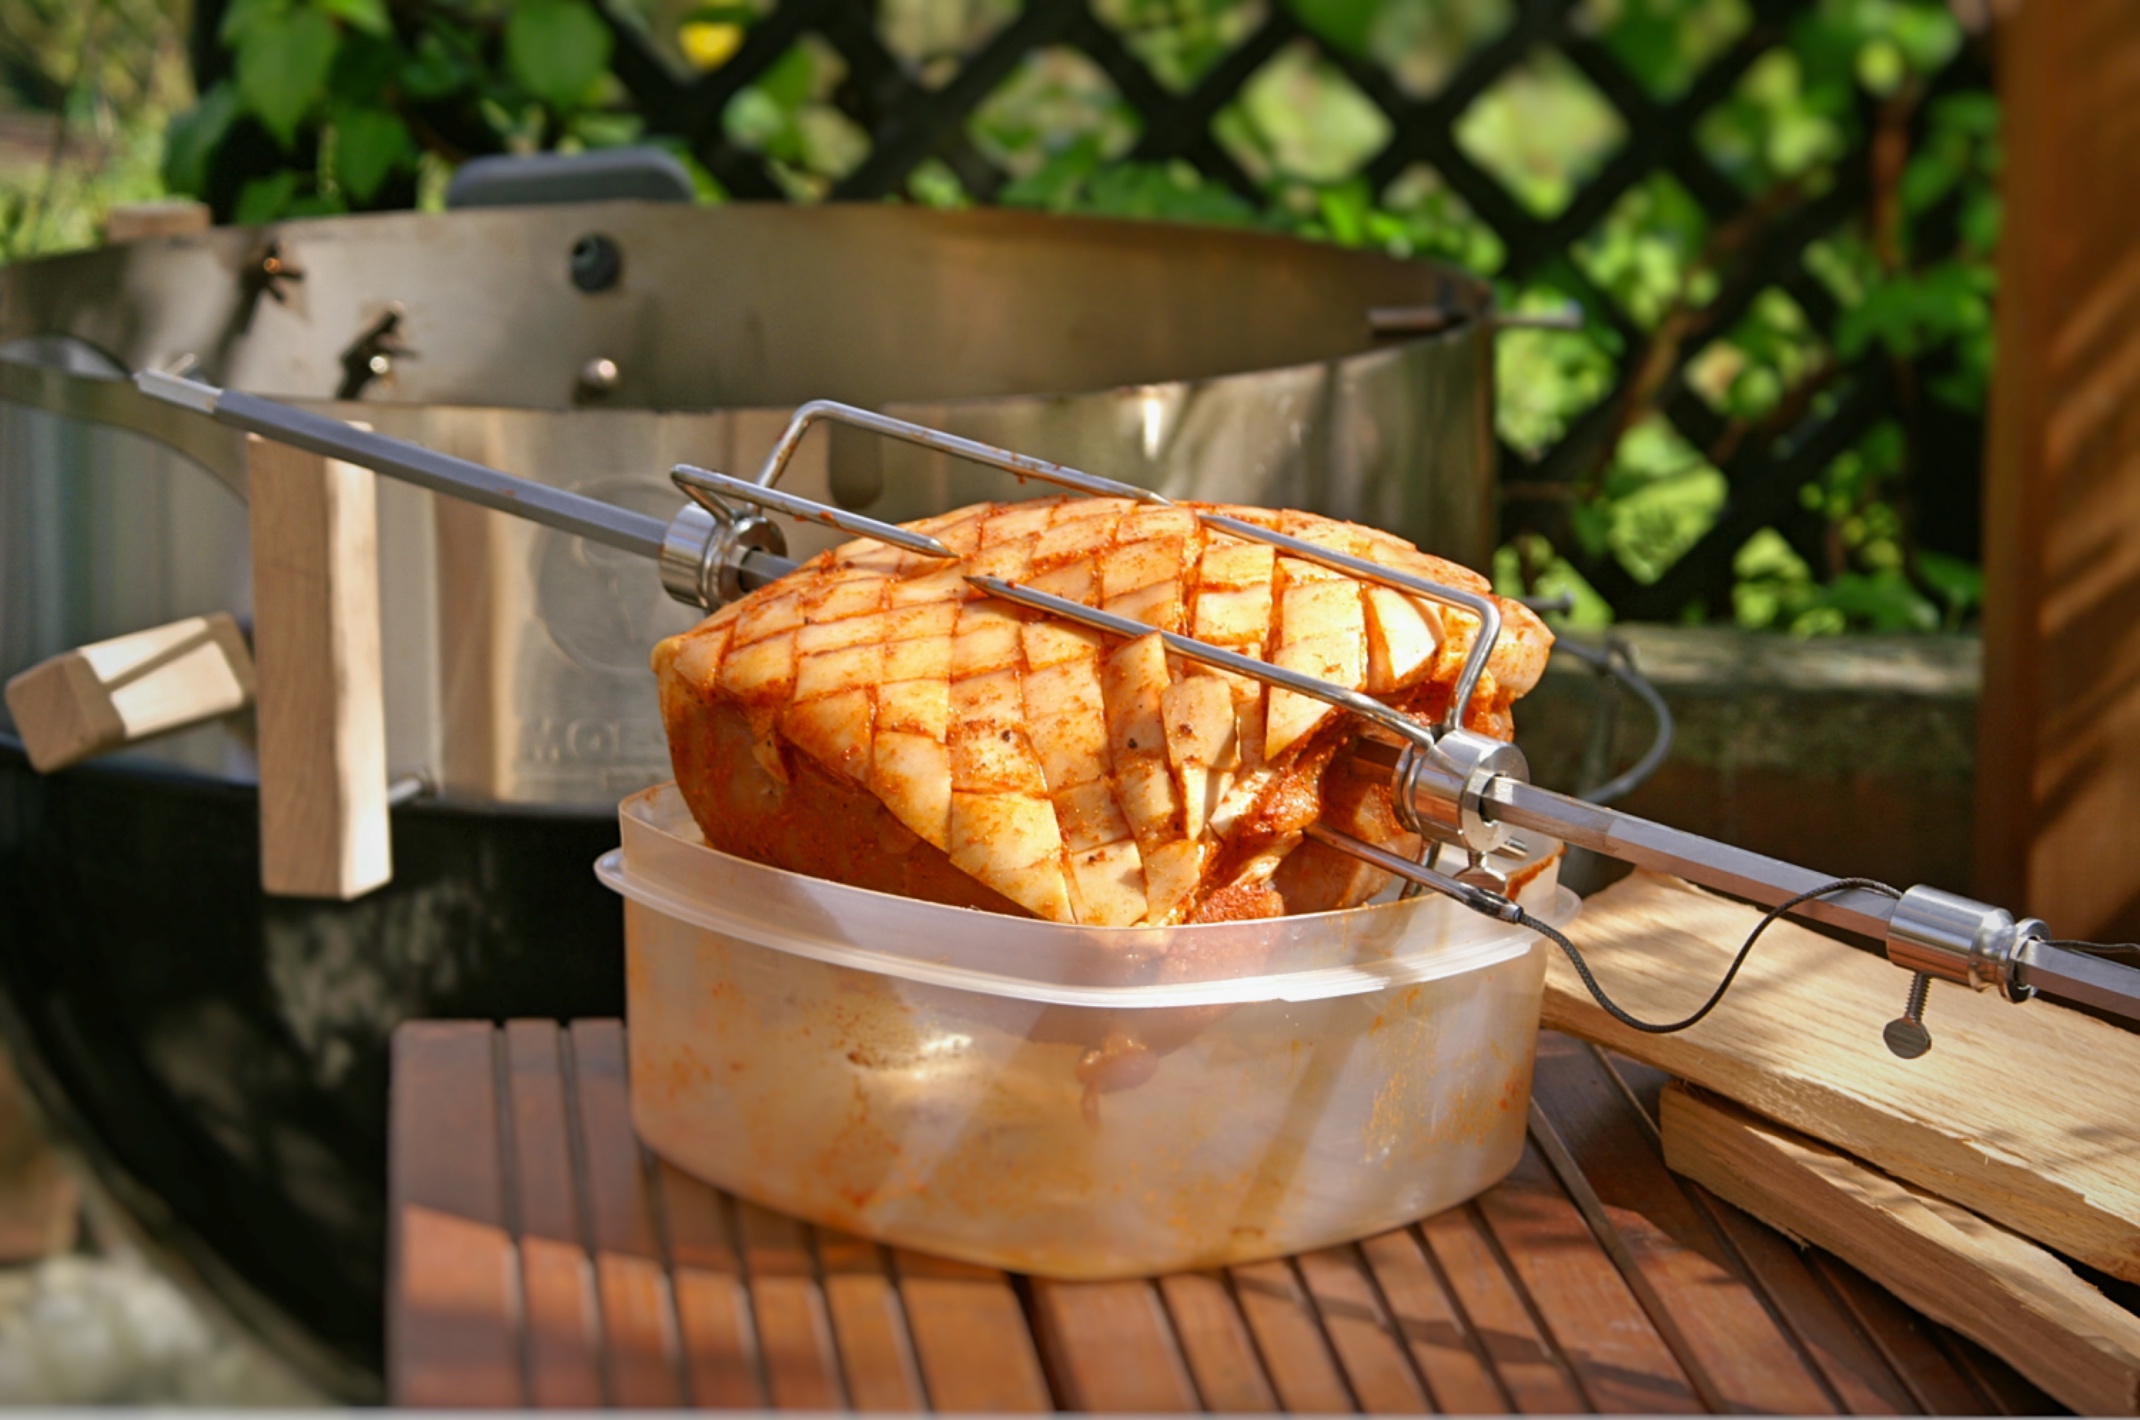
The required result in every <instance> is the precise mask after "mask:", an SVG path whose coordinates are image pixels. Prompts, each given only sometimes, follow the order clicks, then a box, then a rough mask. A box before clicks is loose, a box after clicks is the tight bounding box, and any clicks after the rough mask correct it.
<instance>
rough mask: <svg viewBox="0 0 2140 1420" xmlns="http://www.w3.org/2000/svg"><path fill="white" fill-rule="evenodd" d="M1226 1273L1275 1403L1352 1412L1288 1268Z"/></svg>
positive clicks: (1260, 1265) (1250, 1267) (1262, 1266)
mask: <svg viewBox="0 0 2140 1420" xmlns="http://www.w3.org/2000/svg"><path fill="white" fill-rule="evenodd" d="M1229 1270H1230V1271H1231V1273H1232V1275H1233V1288H1234V1296H1235V1298H1236V1299H1237V1300H1238V1301H1239V1302H1240V1305H1241V1314H1242V1316H1243V1317H1244V1318H1246V1319H1247V1321H1248V1329H1249V1334H1250V1335H1252V1336H1254V1337H1255V1338H1256V1350H1257V1351H1258V1352H1260V1353H1261V1354H1262V1356H1263V1369H1264V1372H1265V1374H1267V1375H1268V1376H1269V1377H1270V1378H1271V1386H1272V1388H1273V1389H1274V1390H1276V1391H1277V1393H1278V1403H1279V1404H1280V1405H1282V1406H1283V1407H1284V1408H1285V1409H1287V1410H1292V1411H1309V1412H1311V1413H1312V1412H1323V1413H1330V1412H1336V1411H1349V1410H1354V1409H1357V1408H1358V1407H1357V1406H1356V1405H1354V1403H1353V1397H1352V1392H1351V1391H1350V1390H1349V1389H1347V1388H1346V1385H1345V1377H1344V1375H1343V1373H1342V1372H1340V1371H1339V1370H1338V1365H1337V1359H1336V1358H1335V1357H1334V1356H1332V1355H1331V1354H1330V1347H1329V1344H1328V1343H1327V1342H1326V1341H1325V1340H1324V1338H1323V1330H1322V1327H1321V1326H1320V1325H1319V1324H1318V1323H1317V1319H1316V1315H1315V1311H1314V1308H1313V1307H1312V1306H1311V1305H1310V1304H1309V1301H1308V1294H1307V1292H1306V1291H1305V1290H1304V1289H1303V1288H1302V1287H1301V1285H1300V1279H1299V1278H1297V1277H1295V1276H1294V1275H1293V1267H1292V1264H1291V1263H1288V1262H1283V1261H1278V1262H1251V1263H1247V1264H1244V1265H1242V1266H1239V1267H1234V1268H1231V1269H1229Z"/></svg>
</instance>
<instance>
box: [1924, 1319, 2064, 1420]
mask: <svg viewBox="0 0 2140 1420" xmlns="http://www.w3.org/2000/svg"><path fill="white" fill-rule="evenodd" d="M1945 1339H1946V1342H1947V1354H1948V1355H1950V1356H1952V1357H1953V1358H1954V1361H1955V1364H1956V1365H1958V1366H1960V1367H1961V1368H1962V1370H1963V1371H1964V1372H1965V1373H1966V1374H1967V1375H1968V1376H1969V1378H1970V1380H1972V1381H1974V1382H1975V1383H1976V1386H1977V1389H1978V1390H1980V1391H1982V1392H1983V1393H1984V1394H1985V1395H1986V1396H1988V1397H1989V1398H1990V1400H1991V1403H1992V1405H1993V1407H1994V1408H1995V1409H1996V1410H1997V1412H1998V1413H1999V1414H2002V1415H2059V1414H2063V1413H2065V1410H2066V1407H2065V1406H2063V1405H2060V1404H2059V1403H2058V1402H2057V1401H2055V1400H2053V1399H2052V1398H2051V1397H2050V1396H2048V1395H2045V1394H2044V1393H2043V1391H2042V1390H2041V1389H2040V1388H2039V1387H2038V1386H2037V1385H2036V1383H2035V1382H2034V1381H2031V1380H2030V1379H2029V1378H2028V1377H2026V1376H2024V1375H2022V1374H2021V1373H2020V1372H2019V1371H2017V1370H2015V1369H2014V1368H2013V1367H2012V1366H2009V1365H2007V1364H2006V1362H2004V1361H2002V1360H2000V1359H1999V1358H1998V1357H1997V1356H1994V1355H1992V1354H1991V1352H1989V1351H1986V1350H1985V1349H1984V1348H1983V1347H1981V1346H1979V1345H1977V1344H1976V1343H1975V1342H1974V1341H1971V1340H1970V1339H1969V1338H1968V1337H1966V1336H1961V1335H1957V1334H1956V1333H1954V1332H1951V1331H1950V1332H1948V1333H1947V1334H1946V1338H1945Z"/></svg>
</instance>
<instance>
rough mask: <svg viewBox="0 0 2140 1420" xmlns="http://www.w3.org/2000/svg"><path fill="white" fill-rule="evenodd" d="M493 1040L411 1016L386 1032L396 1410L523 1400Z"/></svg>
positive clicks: (391, 1360) (467, 1025)
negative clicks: (389, 1043)
mask: <svg viewBox="0 0 2140 1420" xmlns="http://www.w3.org/2000/svg"><path fill="white" fill-rule="evenodd" d="M495 1034H496V1033H495V1032H494V1031H493V1030H492V1029H491V1027H490V1026H489V1025H488V1024H486V1023H480V1022H460V1021H412V1022H410V1023H408V1024H407V1025H404V1026H402V1027H401V1028H400V1029H398V1030H396V1031H395V1032H394V1044H393V1050H394V1078H393V1085H392V1119H391V1123H390V1125H389V1146H388V1147H389V1150H390V1152H391V1155H392V1157H393V1160H394V1173H393V1192H394V1200H393V1202H394V1206H393V1211H392V1217H391V1222H390V1229H391V1237H390V1240H389V1243H388V1263H387V1270H388V1279H387V1285H388V1288H389V1290H390V1293H391V1295H392V1296H393V1297H394V1298H395V1305H394V1307H393V1310H392V1313H391V1314H390V1316H389V1317H388V1320H387V1385H388V1389H389V1392H390V1393H391V1394H392V1396H393V1397H394V1399H395V1401H396V1403H397V1404H401V1405H416V1406H429V1407H435V1408H438V1409H459V1408H465V1407H478V1406H480V1407H493V1406H517V1405H520V1404H523V1403H524V1400H525V1391H524V1386H523V1377H522V1372H521V1368H520V1335H519V1317H520V1294H519V1281H520V1279H519V1268H518V1264H517V1259H516V1257H515V1255H514V1248H513V1240H512V1235H511V1233H510V1232H508V1230H507V1227H506V1217H505V1182H504V1174H503V1172H502V1169H501V1167H500V1163H499V1158H498V1098H497V1062H496V1058H495V1055H494V1049H495V1045H494V1041H495Z"/></svg>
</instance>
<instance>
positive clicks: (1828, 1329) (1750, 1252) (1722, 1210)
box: [1591, 1047, 1917, 1415]
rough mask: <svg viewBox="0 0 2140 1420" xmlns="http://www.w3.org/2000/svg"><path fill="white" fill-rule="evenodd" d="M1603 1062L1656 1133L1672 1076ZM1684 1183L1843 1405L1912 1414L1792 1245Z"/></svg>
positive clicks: (1908, 1400) (1906, 1397) (1881, 1362)
mask: <svg viewBox="0 0 2140 1420" xmlns="http://www.w3.org/2000/svg"><path fill="white" fill-rule="evenodd" d="M1591 1048H1592V1049H1593V1050H1595V1049H1596V1047H1591ZM1606 1066H1607V1068H1608V1069H1610V1070H1611V1072H1612V1074H1613V1076H1614V1078H1615V1079H1616V1080H1618V1081H1619V1082H1620V1084H1621V1085H1622V1086H1623V1087H1625V1089H1626V1090H1627V1093H1628V1098H1629V1099H1630V1100H1631V1101H1632V1102H1633V1103H1634V1105H1635V1106H1636V1108H1638V1109H1639V1110H1640V1111H1641V1112H1642V1116H1643V1119H1644V1121H1645V1122H1646V1123H1647V1124H1648V1125H1649V1127H1650V1130H1651V1132H1652V1135H1653V1136H1656V1126H1657V1112H1658V1109H1659V1108H1660V1105H1659V1096H1660V1095H1661V1094H1662V1093H1663V1091H1664V1088H1665V1086H1666V1085H1668V1084H1670V1083H1671V1079H1672V1077H1671V1076H1669V1075H1667V1074H1665V1072H1664V1071H1662V1070H1659V1069H1657V1068H1655V1067H1654V1066H1650V1065H1644V1064H1642V1063H1641V1062H1640V1061H1636V1060H1630V1059H1628V1058H1627V1057H1626V1056H1624V1055H1614V1056H1611V1057H1610V1058H1609V1059H1607V1060H1606ZM1659 1147H1660V1148H1661V1147H1662V1144H1661V1143H1660V1145H1659ZM1684 1182H1685V1183H1686V1186H1687V1191H1688V1194H1689V1196H1690V1197H1692V1198H1693V1199H1694V1201H1695V1202H1696V1203H1697V1204H1698V1205H1699V1206H1700V1207H1701V1208H1702V1210H1703V1211H1704V1212H1706V1213H1707V1214H1708V1215H1709V1216H1710V1217H1711V1218H1713V1219H1714V1220H1715V1221H1716V1223H1717V1225H1718V1227H1719V1228H1720V1229H1721V1230H1722V1231H1723V1233H1724V1235H1725V1236H1726V1237H1727V1238H1729V1239H1730V1241H1731V1245H1732V1247H1733V1248H1734V1249H1736V1250H1737V1252H1738V1255H1739V1258H1740V1260H1741V1261H1742V1262H1743V1263H1744V1264H1745V1266H1746V1270H1747V1272H1748V1273H1749V1274H1750V1275H1751V1276H1752V1277H1753V1278H1754V1279H1755V1282H1756V1284H1757V1285H1758V1286H1759V1287H1760V1289H1761V1291H1762V1293H1763V1295H1765V1296H1766V1297H1767V1298H1768V1300H1769V1302H1770V1304H1771V1305H1773V1306H1774V1307H1775V1309H1776V1312H1777V1314H1778V1315H1779V1316H1780V1317H1781V1318H1782V1319H1783V1321H1784V1323H1785V1325H1787V1326H1789V1327H1790V1329H1791V1332H1792V1334H1793V1335H1794V1336H1796V1337H1797V1338H1798V1342H1799V1344H1800V1345H1801V1346H1802V1347H1803V1348H1804V1349H1805V1353H1806V1355H1807V1356H1808V1357H1809V1358H1810V1359H1811V1360H1812V1362H1813V1364H1814V1365H1815V1367H1817V1368H1818V1369H1819V1371H1820V1374H1821V1376H1822V1378H1823V1379H1825V1380H1826V1381H1827V1383H1828V1385H1829V1388H1830V1389H1831V1390H1832V1391H1833V1393H1834V1395H1835V1397H1836V1399H1837V1400H1838V1402H1839V1403H1840V1405H1841V1408H1842V1409H1843V1410H1844V1411H1846V1412H1847V1413H1849V1414H1852V1415H1913V1414H1915V1413H1916V1412H1917V1402H1916V1400H1915V1399H1914V1398H1912V1396H1911V1395H1910V1390H1909V1387H1908V1386H1905V1385H1904V1384H1903V1383H1902V1378H1901V1377H1899V1376H1897V1375H1896V1374H1895V1372H1894V1369H1893V1368H1892V1367H1891V1366H1889V1365H1888V1364H1887V1360H1886V1358H1885V1357H1883V1356H1882V1355H1881V1354H1880V1352H1879V1349H1878V1348H1877V1347H1875V1346H1874V1345H1873V1344H1872V1342H1871V1340H1870V1339H1869V1338H1868V1337H1867V1336H1866V1335H1865V1333H1864V1332H1863V1331H1862V1330H1860V1329H1859V1327H1858V1323H1857V1320H1856V1318H1855V1317H1853V1316H1852V1315H1851V1313H1850V1311H1849V1309H1848V1308H1846V1307H1845V1306H1844V1305H1843V1304H1842V1302H1841V1301H1840V1300H1839V1299H1838V1298H1837V1297H1836V1295H1835V1293H1834V1292H1833V1291H1832V1290H1830V1289H1829V1287H1828V1286H1827V1284H1826V1283H1824V1282H1823V1281H1821V1279H1820V1278H1819V1277H1818V1276H1816V1275H1815V1274H1814V1272H1813V1269H1812V1267H1811V1265H1810V1264H1809V1263H1808V1262H1807V1261H1806V1257H1805V1254H1804V1253H1803V1252H1801V1251H1800V1250H1799V1248H1798V1246H1797V1245H1796V1244H1795V1243H1792V1242H1791V1241H1789V1240H1788V1239H1786V1238H1785V1237H1784V1236H1783V1234H1781V1233H1779V1232H1777V1231H1776V1230H1775V1229H1774V1228H1771V1227H1769V1226H1768V1225H1767V1224H1766V1223H1763V1222H1761V1221H1760V1220H1758V1219H1756V1218H1753V1217H1751V1216H1750V1215H1748V1214H1746V1213H1745V1212H1742V1211H1741V1210H1739V1209H1737V1208H1734V1207H1732V1206H1731V1205H1730V1204H1729V1203H1726V1202H1724V1201H1723V1200H1722V1199H1720V1198H1718V1197H1717V1196H1716V1195H1715V1194H1713V1193H1711V1192H1710V1191H1709V1190H1708V1189H1706V1188H1703V1187H1702V1186H1701V1185H1700V1184H1698V1183H1695V1182H1694V1181H1692V1180H1691V1179H1689V1180H1684Z"/></svg>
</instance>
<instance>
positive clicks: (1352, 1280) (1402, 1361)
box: [1296, 1243, 1433, 1415]
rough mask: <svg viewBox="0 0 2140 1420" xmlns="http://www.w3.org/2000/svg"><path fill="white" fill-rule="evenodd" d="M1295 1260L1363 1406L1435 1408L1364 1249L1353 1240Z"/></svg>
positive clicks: (1383, 1410) (1413, 1410) (1389, 1410)
mask: <svg viewBox="0 0 2140 1420" xmlns="http://www.w3.org/2000/svg"><path fill="white" fill-rule="evenodd" d="M1296 1264H1297V1266H1298V1267H1299V1269H1300V1280H1301V1282H1302V1283H1303V1284H1304V1285H1305V1286H1306V1287H1307V1289H1308V1297H1309V1299H1310V1300H1312V1301H1313V1302H1314V1303H1315V1310H1316V1312H1317V1313H1318V1314H1319V1315H1320V1316H1321V1317H1322V1322H1323V1334H1324V1336H1326V1337H1327V1338H1328V1339H1329V1341H1330V1347H1331V1349H1332V1350H1333V1351H1335V1352H1337V1356H1338V1360H1339V1362H1340V1363H1341V1364H1342V1365H1343V1366H1344V1368H1345V1379H1346V1380H1347V1381H1348V1382H1350V1384H1351V1386H1352V1394H1353V1397H1354V1399H1356V1400H1357V1401H1358V1402H1359V1405H1360V1409H1361V1410H1362V1411H1364V1412H1366V1413H1367V1414H1370V1415H1419V1414H1424V1413H1426V1412H1427V1411H1429V1410H1431V1409H1433V1406H1432V1405H1431V1404H1430V1403H1429V1402H1428V1400H1427V1392H1426V1387H1425V1385H1424V1384H1423V1383H1422V1382H1421V1380H1420V1378H1419V1373H1418V1372H1417V1371H1415V1370H1414V1369H1413V1368H1412V1358H1411V1355H1410V1353H1409V1352H1408V1351H1407V1350H1406V1349H1405V1345H1404V1342H1403V1339H1402V1338H1401V1337H1400V1336H1399V1335H1398V1334H1397V1326H1396V1323H1395V1322H1393V1321H1392V1320H1391V1319H1390V1314H1389V1309H1388V1308H1387V1307H1385V1306H1384V1305H1383V1302H1382V1296H1381V1293H1380V1291H1379V1289H1377V1287H1376V1286H1375V1281H1374V1276H1373V1274H1372V1273H1370V1272H1369V1271H1368V1270H1367V1262H1366V1260H1365V1259H1364V1258H1363V1257H1362V1256H1361V1255H1360V1250H1359V1249H1358V1248H1357V1247H1354V1246H1352V1245H1351V1244H1349V1243H1348V1244H1346V1245H1345V1246H1343V1247H1327V1248H1317V1249H1315V1250H1314V1251H1312V1252H1304V1253H1302V1254H1301V1255H1300V1256H1299V1258H1297V1259H1296Z"/></svg>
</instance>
